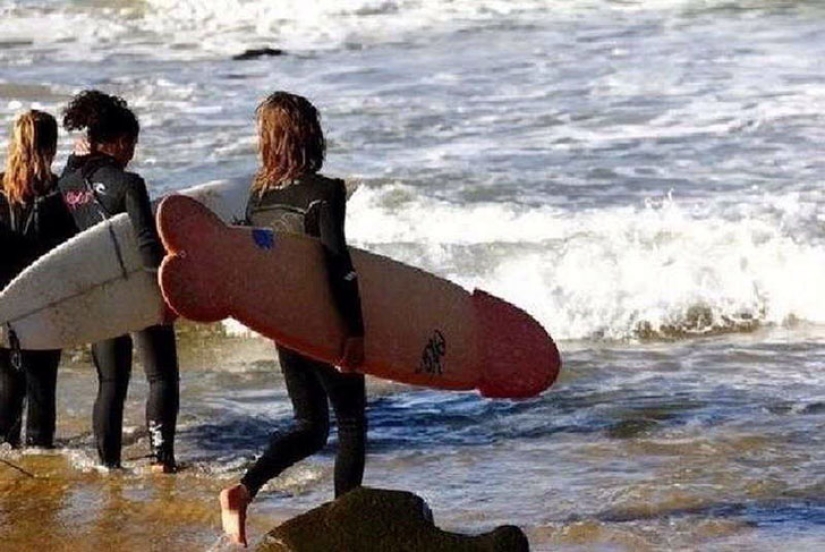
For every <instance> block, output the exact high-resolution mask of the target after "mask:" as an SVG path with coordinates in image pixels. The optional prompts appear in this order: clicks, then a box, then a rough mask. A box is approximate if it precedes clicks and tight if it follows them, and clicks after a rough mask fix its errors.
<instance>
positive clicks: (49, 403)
mask: <svg viewBox="0 0 825 552" xmlns="http://www.w3.org/2000/svg"><path fill="white" fill-rule="evenodd" d="M56 149H57V122H56V121H55V119H54V117H52V116H51V115H49V114H48V113H44V112H42V111H36V110H31V111H29V112H26V113H24V114H23V115H21V116H20V117H19V118H18V119H17V121H16V122H15V126H14V132H13V136H12V140H11V141H10V143H9V157H8V159H7V162H6V171H5V172H3V173H0V184H2V187H0V189H1V190H2V193H0V241H1V242H2V251H3V262H2V263H1V264H0V287H2V286H5V285H6V284H7V283H8V282H9V281H11V279H12V278H14V277H15V276H17V274H18V273H19V272H20V271H22V270H23V269H24V268H25V267H26V266H28V265H29V264H30V263H32V262H33V261H34V260H35V259H37V258H38V257H39V256H41V255H43V254H45V253H46V252H48V251H49V250H50V249H52V248H53V247H55V246H57V245H59V244H60V243H62V242H63V241H65V240H67V239H68V238H69V237H71V236H72V235H73V234H74V233H75V225H74V222H73V221H72V219H71V217H70V216H69V214H68V211H67V210H66V208H65V206H64V205H63V202H62V200H61V197H60V194H59V193H58V191H57V187H56V182H57V178H56V176H55V175H54V174H53V173H52V172H51V163H52V160H53V159H54V155H55V153H56ZM9 332H10V335H12V336H13V335H14V327H13V325H12V326H10V328H9ZM60 354H61V352H60V350H47V351H26V350H19V349H5V348H4V349H0V440H2V441H7V442H9V443H11V444H12V445H17V444H19V442H20V438H21V432H22V427H21V425H22V424H21V419H22V415H23V403H24V402H25V403H26V404H27V417H26V418H27V420H26V444H27V445H34V446H39V447H51V446H52V445H53V440H54V432H55V422H56V404H55V387H56V385H57V367H58V364H59V362H60Z"/></svg>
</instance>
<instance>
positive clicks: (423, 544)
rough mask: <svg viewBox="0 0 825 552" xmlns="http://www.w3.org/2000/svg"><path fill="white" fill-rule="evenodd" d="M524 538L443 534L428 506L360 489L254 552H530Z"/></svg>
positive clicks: (499, 531) (503, 533)
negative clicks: (434, 521) (435, 523)
mask: <svg viewBox="0 0 825 552" xmlns="http://www.w3.org/2000/svg"><path fill="white" fill-rule="evenodd" d="M528 551H529V544H528V542H527V537H526V536H525V535H524V532H523V531H522V530H521V529H519V528H518V527H515V526H512V525H503V526H501V527H497V528H496V529H495V530H493V531H490V532H489V533H484V534H482V535H461V534H457V533H448V532H446V531H442V530H441V529H439V528H438V527H436V526H435V525H434V524H433V521H432V514H431V513H430V509H429V507H428V506H427V504H426V503H425V502H424V501H423V500H422V499H421V498H419V497H418V496H416V495H414V494H413V493H409V492H406V491H390V490H382V489H370V488H367V487H362V488H359V489H356V490H354V491H352V492H350V493H347V494H346V495H344V496H342V497H341V498H339V499H337V500H335V501H333V502H327V503H326V504H323V505H321V506H319V507H318V508H315V509H313V510H310V511H309V512H306V513H305V514H301V515H300V516H297V517H294V518H292V519H290V520H288V521H286V522H284V523H283V524H281V525H280V526H279V527H276V528H275V529H273V530H272V531H270V532H269V534H267V535H266V537H264V539H263V541H262V542H261V544H259V545H258V547H257V548H256V552H528Z"/></svg>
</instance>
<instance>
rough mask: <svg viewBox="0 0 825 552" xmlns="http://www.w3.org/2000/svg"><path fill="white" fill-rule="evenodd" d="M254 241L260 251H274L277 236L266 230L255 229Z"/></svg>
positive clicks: (253, 232)
mask: <svg viewBox="0 0 825 552" xmlns="http://www.w3.org/2000/svg"><path fill="white" fill-rule="evenodd" d="M252 239H253V240H254V241H255V245H257V246H258V247H259V248H260V249H267V250H269V249H272V248H273V247H274V246H275V234H274V233H273V232H272V230H267V229H265V228H253V229H252Z"/></svg>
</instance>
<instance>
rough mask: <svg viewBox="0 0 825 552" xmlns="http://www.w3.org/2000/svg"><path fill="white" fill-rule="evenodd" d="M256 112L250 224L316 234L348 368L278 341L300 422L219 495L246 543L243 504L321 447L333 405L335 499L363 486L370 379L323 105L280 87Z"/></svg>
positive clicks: (226, 520) (238, 539)
mask: <svg viewBox="0 0 825 552" xmlns="http://www.w3.org/2000/svg"><path fill="white" fill-rule="evenodd" d="M256 114H257V131H258V152H259V155H260V161H261V166H260V168H259V170H258V172H257V174H256V176H255V179H254V181H253V183H252V188H251V192H250V198H249V205H248V208H247V218H248V221H249V222H250V223H251V224H253V225H254V226H258V227H271V228H274V229H276V230H278V231H282V232H283V231H287V232H293V233H298V234H306V235H310V236H313V237H316V238H318V239H319V240H320V242H321V243H322V244H323V249H324V256H325V261H326V265H327V272H328V275H329V281H330V288H331V291H332V295H333V298H334V301H335V304H336V306H337V309H338V311H339V312H340V314H341V316H342V320H343V321H344V325H345V327H346V329H347V335H348V338H347V339H346V341H345V344H344V348H343V353H342V357H341V359H340V361H339V362H338V364H339V365H340V366H342V367H344V369H345V370H346V371H347V372H346V373H342V372H340V371H338V370H337V369H336V368H335V367H334V366H332V365H330V364H326V363H323V362H318V361H316V360H313V359H310V358H308V357H306V356H304V355H301V354H299V353H297V352H295V351H293V350H291V349H288V348H286V347H283V346H281V345H276V348H277V352H278V358H279V362H280V365H281V371H282V372H283V376H284V381H285V383H286V387H287V391H288V393H289V397H290V399H291V401H292V406H293V410H294V415H295V424H294V426H293V428H292V429H291V430H290V431H288V432H285V433H280V434H278V433H276V434H275V435H273V438H272V439H271V441H270V443H269V445H268V447H267V448H266V450H265V451H264V453H263V455H262V456H261V457H260V458H259V459H258V460H257V461H256V462H255V463H254V464H253V465H252V466H251V467H250V468H249V469H248V470H247V472H246V474H244V476H243V477H242V478H241V481H240V483H238V484H236V485H233V486H231V487H228V488H226V489H224V490H223V491H222V492H221V494H220V503H221V519H222V523H223V529H224V532H225V533H226V534H227V535H229V537H230V539H231V540H232V541H233V542H235V543H241V544H244V545H246V510H247V506H248V505H249V503H250V502H251V500H252V499H253V498H254V497H255V495H256V494H257V493H258V491H259V490H260V488H261V487H262V486H263V485H264V484H265V483H266V482H267V481H269V480H270V479H272V478H274V477H276V476H278V475H279V474H280V473H281V472H282V471H283V470H284V469H286V468H287V467H289V466H291V465H292V464H294V463H296V462H298V461H300V460H302V459H304V458H306V457H307V456H310V455H311V454H314V453H315V452H317V451H319V450H320V449H321V448H322V447H323V446H324V445H325V443H326V441H327V437H328V434H329V427H330V420H329V406H328V402H329V403H331V404H332V408H333V411H334V412H335V417H336V421H337V426H338V443H339V445H338V453H337V456H336V459H335V496H336V497H338V496H340V495H342V494H344V493H346V492H347V491H350V490H352V489H353V488H355V487H358V486H359V485H360V484H361V481H362V479H363V474H364V463H365V455H366V437H367V420H366V413H365V410H366V390H365V383H364V376H363V375H362V374H357V373H349V371H348V369H352V368H355V367H357V366H358V365H360V364H361V363H362V362H363V358H364V342H363V335H364V324H363V319H362V313H361V303H360V297H359V293H358V279H357V275H356V273H355V270H354V269H353V266H352V261H351V259H350V255H349V251H348V249H347V244H346V238H345V234H344V220H345V211H346V190H345V187H344V181H343V180H338V179H331V178H327V177H325V176H322V175H320V174H319V173H318V171H319V170H320V169H321V166H322V164H323V161H324V156H325V153H326V143H325V140H324V134H323V131H322V129H321V125H320V116H319V114H318V111H317V110H316V108H315V107H314V106H313V105H312V104H311V103H310V102H309V101H308V100H307V99H306V98H303V97H301V96H298V95H295V94H290V93H287V92H275V93H273V94H272V95H270V96H269V97H268V98H266V99H265V100H264V101H263V102H261V104H260V105H259V106H258V108H257V110H256ZM272 285H275V286H277V285H278V282H272ZM307 316H312V313H307Z"/></svg>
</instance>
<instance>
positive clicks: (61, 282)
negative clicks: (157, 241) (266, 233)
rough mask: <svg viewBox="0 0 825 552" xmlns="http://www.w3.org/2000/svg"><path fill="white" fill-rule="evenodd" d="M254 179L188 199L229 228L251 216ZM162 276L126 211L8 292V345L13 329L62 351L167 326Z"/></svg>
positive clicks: (219, 184) (3, 299)
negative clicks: (152, 268) (141, 248)
mask: <svg viewBox="0 0 825 552" xmlns="http://www.w3.org/2000/svg"><path fill="white" fill-rule="evenodd" d="M251 181H252V178H251V177H244V178H234V179H229V180H219V181H213V182H208V183H205V184H201V185H198V186H195V187H192V188H188V189H186V190H182V191H181V192H179V193H181V194H184V195H187V196H190V197H192V198H194V199H197V200H198V201H199V202H201V203H203V204H204V205H206V206H207V207H209V209H210V210H212V211H213V212H214V213H215V214H217V215H218V216H219V217H220V218H221V219H222V220H224V221H225V222H227V223H230V224H231V223H237V222H238V221H241V220H243V219H244V217H245V210H246V202H247V198H248V195H249V185H250V182H251ZM164 315H165V307H164V303H163V298H162V297H161V295H160V290H159V288H158V283H157V274H155V273H150V272H147V271H145V270H144V269H143V265H142V263H141V259H140V255H139V253H138V248H137V243H136V241H135V237H134V232H133V230H132V224H131V222H130V221H129V217H128V215H127V214H126V213H121V214H119V215H117V216H114V217H112V218H110V219H108V220H106V221H103V222H101V223H100V224H97V225H95V226H93V227H92V228H89V229H88V230H86V231H84V232H81V233H80V234H78V235H77V236H75V237H73V238H72V239H71V240H69V241H67V242H66V243H64V244H62V245H60V246H59V247H57V248H55V249H53V250H52V251H50V252H49V253H47V254H46V255H44V256H43V257H41V258H40V259H38V260H37V261H35V262H34V263H33V264H32V265H31V266H29V267H28V268H26V270H24V271H23V272H22V273H20V274H19V275H18V276H17V277H16V278H15V279H14V280H12V281H11V282H10V283H9V284H8V285H7V286H6V288H5V289H3V291H2V293H0V344H2V345H4V346H9V337H10V334H11V332H12V331H13V333H14V335H15V336H16V338H17V340H18V341H19V343H20V347H22V348H23V349H60V348H65V347H70V346H75V345H82V344H85V343H94V342H95V341H100V340H102V339H108V338H111V337H116V336H118V335H122V334H125V333H128V332H131V331H137V330H140V329H143V328H146V327H147V326H152V325H154V324H158V323H160V322H162V321H163V319H164Z"/></svg>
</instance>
